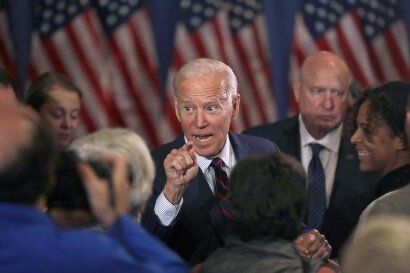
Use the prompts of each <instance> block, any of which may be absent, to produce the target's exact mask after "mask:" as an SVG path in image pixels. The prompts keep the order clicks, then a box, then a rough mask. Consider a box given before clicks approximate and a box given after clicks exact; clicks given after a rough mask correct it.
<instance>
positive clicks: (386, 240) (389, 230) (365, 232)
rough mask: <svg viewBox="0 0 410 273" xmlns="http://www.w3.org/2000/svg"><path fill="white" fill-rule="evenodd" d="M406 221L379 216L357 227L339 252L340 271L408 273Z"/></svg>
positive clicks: (408, 231) (409, 236)
mask: <svg viewBox="0 0 410 273" xmlns="http://www.w3.org/2000/svg"><path fill="white" fill-rule="evenodd" d="M409 253H410V218H409V217H402V218H401V217H397V216H388V215H381V216H377V217H376V216H375V217H373V218H371V219H369V220H368V221H367V222H366V223H364V224H363V225H360V226H359V227H358V229H357V230H356V232H355V234H354V236H353V237H352V238H351V239H350V241H349V244H348V245H347V247H346V249H345V250H344V251H343V257H342V259H341V260H342V261H343V263H342V270H341V271H342V272H344V273H356V272H360V273H384V272H395V273H405V272H409V271H408V270H409V261H408V258H409Z"/></svg>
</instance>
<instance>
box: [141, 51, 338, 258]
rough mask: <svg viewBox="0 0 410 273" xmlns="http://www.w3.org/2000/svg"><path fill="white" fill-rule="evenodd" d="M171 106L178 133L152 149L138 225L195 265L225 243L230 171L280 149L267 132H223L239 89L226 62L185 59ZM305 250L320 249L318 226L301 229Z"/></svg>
mask: <svg viewBox="0 0 410 273" xmlns="http://www.w3.org/2000/svg"><path fill="white" fill-rule="evenodd" d="M174 91H175V112H176V116H177V118H178V120H179V122H180V124H181V127H182V131H183V133H184V134H183V135H182V136H180V137H178V138H177V139H175V140H174V141H172V142H170V143H167V144H164V145H162V146H160V147H158V148H157V149H155V150H154V151H153V152H152V156H153V159H154V162H155V165H156V177H155V181H154V187H153V195H152V197H151V200H150V202H149V203H148V205H147V209H146V210H145V213H144V214H143V217H142V224H143V226H144V227H145V228H146V229H147V230H149V231H151V232H152V233H153V234H155V235H156V236H158V237H159V238H161V240H163V241H164V242H166V243H167V245H168V246H170V247H171V248H172V249H174V250H175V251H176V252H177V253H178V254H179V255H180V256H181V257H183V258H184V259H185V260H186V261H188V262H189V264H190V265H195V264H197V263H200V262H202V261H203V260H204V259H205V258H206V257H208V256H209V255H210V254H211V253H212V252H213V251H214V250H215V249H217V248H218V247H220V246H222V245H224V239H225V236H226V235H228V234H229V233H230V231H229V229H228V228H227V225H228V224H229V221H230V219H231V217H232V216H231V212H230V210H231V209H230V204H229V203H228V202H226V200H225V199H226V198H225V197H226V193H227V192H229V179H228V178H229V174H230V172H231V170H232V168H233V167H234V166H235V164H236V162H237V161H238V160H240V159H242V158H245V157H247V156H249V155H252V154H258V153H265V152H273V153H275V152H276V153H277V152H279V150H278V148H277V147H276V145H275V144H273V143H272V142H270V141H269V140H266V139H262V138H258V137H253V136H246V135H240V134H234V133H230V132H229V127H230V125H231V122H232V120H233V119H235V117H236V116H237V114H238V112H239V104H240V95H239V94H238V93H237V80H236V77H235V75H234V73H233V71H232V69H231V68H230V67H229V66H227V65H226V64H224V63H222V62H220V61H217V60H212V59H205V58H203V59H195V60H192V61H190V62H189V63H187V64H185V65H184V66H183V67H182V68H181V69H180V70H179V71H178V72H177V74H176V76H175V79H174ZM302 237H303V238H304V240H302V239H301V241H303V243H301V244H300V245H301V246H306V245H309V247H311V248H308V249H306V248H304V249H303V251H306V252H310V253H313V254H312V255H319V256H320V255H326V254H328V252H329V251H330V246H329V245H328V244H327V241H326V240H325V239H324V238H323V236H321V235H320V234H319V233H317V232H316V231H312V232H309V233H306V234H305V235H304V236H302Z"/></svg>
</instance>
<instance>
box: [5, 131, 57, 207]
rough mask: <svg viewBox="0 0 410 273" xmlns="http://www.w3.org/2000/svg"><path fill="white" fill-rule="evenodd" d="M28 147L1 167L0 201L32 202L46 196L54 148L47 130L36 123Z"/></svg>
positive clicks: (53, 158) (55, 149)
mask: <svg viewBox="0 0 410 273" xmlns="http://www.w3.org/2000/svg"><path fill="white" fill-rule="evenodd" d="M33 126H35V130H34V136H33V139H32V141H31V143H29V144H28V146H27V147H25V148H22V149H21V150H20V151H19V152H18V155H17V156H16V159H15V160H13V162H11V163H10V164H8V165H5V166H3V167H2V169H1V170H0V201H3V202H15V203H22V204H29V205H32V204H34V203H35V201H36V200H37V199H38V197H40V196H41V195H46V194H47V192H48V190H49V188H50V185H51V184H52V183H53V172H54V161H55V158H56V156H57V148H56V146H55V143H54V141H53V138H52V137H51V136H50V135H49V133H48V131H47V130H46V129H45V128H43V127H42V126H40V125H39V124H35V123H33Z"/></svg>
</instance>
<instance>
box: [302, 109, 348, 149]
mask: <svg viewBox="0 0 410 273" xmlns="http://www.w3.org/2000/svg"><path fill="white" fill-rule="evenodd" d="M342 131H343V124H340V125H339V126H338V127H337V128H336V129H334V130H332V131H331V132H329V133H328V134H326V135H325V136H324V137H323V138H321V139H315V138H314V137H313V136H311V134H309V132H308V130H307V129H306V126H305V124H304V123H303V119H302V116H301V115H300V114H299V133H300V145H301V147H306V146H307V145H309V144H310V143H319V144H321V145H323V146H324V147H325V148H326V149H327V150H329V151H332V152H334V153H338V151H339V146H340V139H341V138H342Z"/></svg>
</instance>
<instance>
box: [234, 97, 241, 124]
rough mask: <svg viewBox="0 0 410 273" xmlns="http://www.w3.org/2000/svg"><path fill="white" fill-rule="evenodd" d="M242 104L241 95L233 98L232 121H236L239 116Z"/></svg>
mask: <svg viewBox="0 0 410 273" xmlns="http://www.w3.org/2000/svg"><path fill="white" fill-rule="evenodd" d="M240 103H241V95H239V94H236V95H235V96H234V97H233V98H232V120H234V119H235V118H236V117H237V116H238V113H239V105H240Z"/></svg>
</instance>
